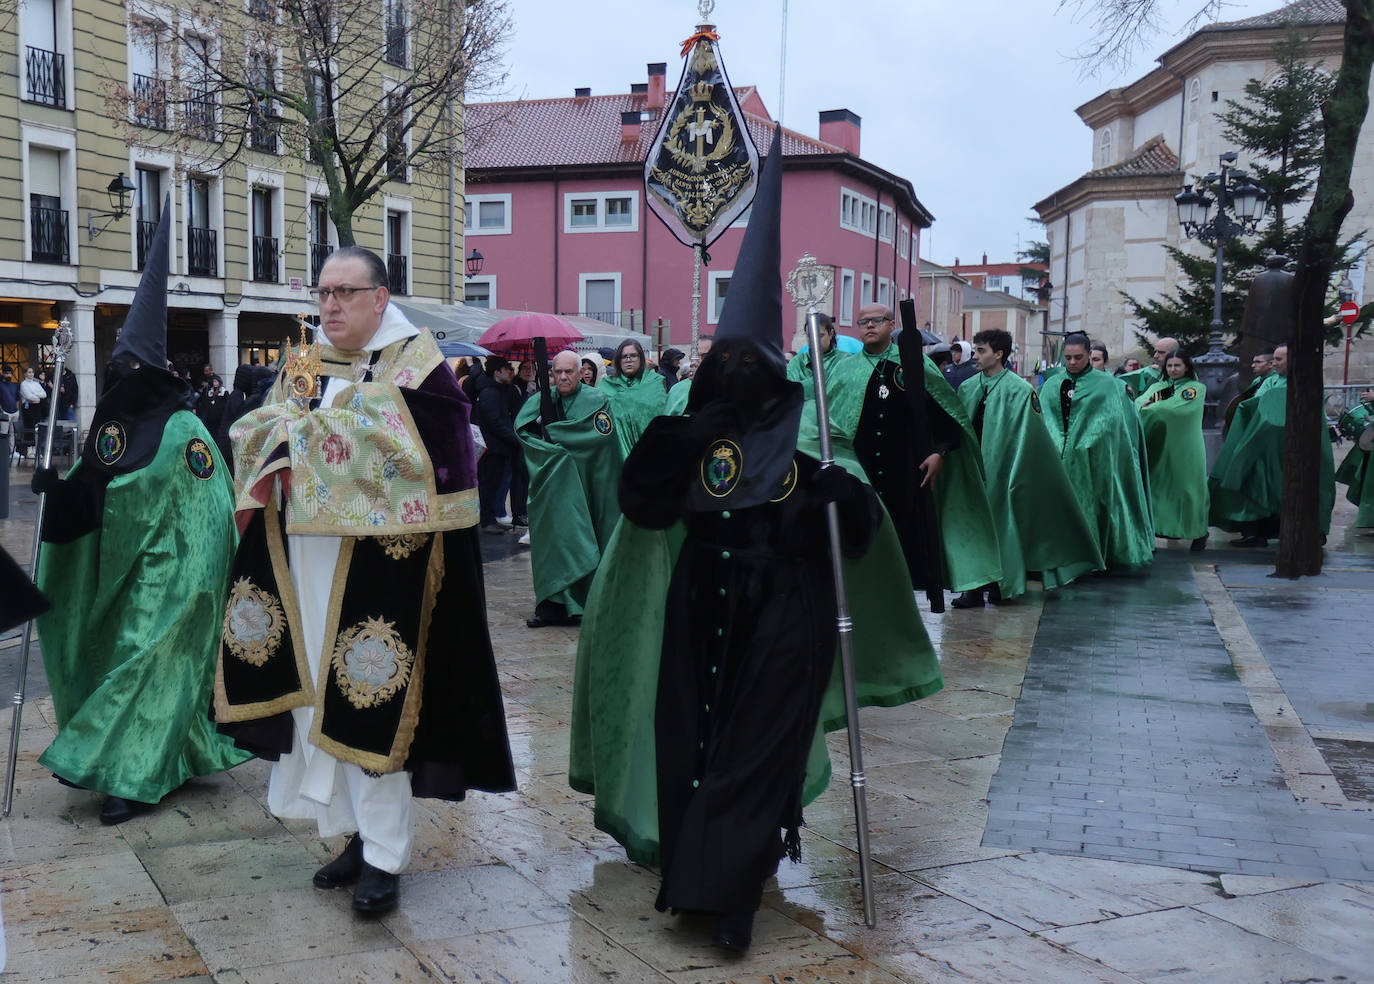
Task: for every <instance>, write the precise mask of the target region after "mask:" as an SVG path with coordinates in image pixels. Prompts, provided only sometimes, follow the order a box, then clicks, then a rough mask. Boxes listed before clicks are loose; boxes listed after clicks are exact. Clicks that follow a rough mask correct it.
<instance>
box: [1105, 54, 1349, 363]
mask: <svg viewBox="0 0 1374 984" xmlns="http://www.w3.org/2000/svg"><path fill="white" fill-rule="evenodd" d="M1307 54H1308V39H1307V38H1306V37H1305V36H1304V35H1302V34H1301V33H1299V32H1298V31H1297V30H1296V29H1295V30H1290V32H1289V33H1288V35H1287V36H1286V37H1285V38H1284V39H1283V40H1281V41H1279V42H1278V43H1277V44H1276V45H1275V48H1274V59H1275V61H1276V62H1277V67H1276V70H1275V72H1274V74H1273V76H1272V77H1271V78H1270V80H1269V81H1268V82H1262V81H1260V80H1259V79H1251V80H1250V81H1249V82H1247V83H1246V85H1245V98H1244V99H1243V100H1241V101H1237V100H1234V99H1228V100H1227V101H1226V109H1225V110H1224V111H1222V112H1220V113H1218V114H1217V119H1218V120H1219V121H1220V123H1221V126H1222V133H1223V134H1224V135H1225V137H1226V139H1227V141H1228V142H1229V143H1230V144H1231V145H1234V146H1235V147H1236V148H1237V149H1238V150H1240V151H1241V157H1242V161H1243V162H1244V163H1245V165H1246V170H1247V173H1248V175H1249V176H1250V178H1251V179H1252V180H1254V181H1255V182H1256V183H1258V184H1259V185H1260V186H1261V187H1263V188H1264V190H1265V191H1266V192H1268V194H1269V199H1268V207H1267V209H1266V212H1265V218H1264V220H1263V221H1262V223H1261V225H1260V228H1259V231H1258V235H1257V236H1255V237H1253V238H1242V239H1233V240H1230V241H1229V242H1227V243H1226V248H1225V257H1224V262H1223V270H1222V278H1223V282H1222V302H1221V318H1222V323H1223V324H1224V325H1225V326H1226V329H1225V332H1226V334H1227V335H1228V336H1230V340H1231V343H1232V344H1233V343H1234V333H1235V329H1236V327H1237V326H1239V324H1240V321H1241V316H1242V314H1243V313H1244V310H1245V298H1246V295H1247V294H1248V293H1249V290H1250V283H1251V281H1253V280H1254V278H1255V277H1256V276H1257V275H1259V274H1260V273H1262V272H1263V271H1264V258H1265V256H1267V255H1268V254H1270V253H1281V254H1283V255H1284V256H1287V257H1289V258H1290V259H1291V258H1294V257H1296V256H1297V255H1298V249H1299V246H1300V245H1301V242H1302V223H1301V222H1298V221H1294V220H1293V215H1292V212H1293V209H1294V206H1296V205H1299V204H1301V203H1305V202H1307V201H1310V199H1311V196H1312V192H1313V188H1314V186H1315V183H1316V178H1317V174H1318V172H1319V171H1320V168H1321V160H1322V149H1323V143H1324V132H1323V128H1322V118H1321V107H1322V104H1323V102H1325V101H1326V100H1327V99H1328V98H1329V97H1330V94H1331V87H1332V84H1333V81H1332V79H1331V77H1330V76H1329V75H1327V73H1326V72H1325V71H1324V70H1322V69H1321V68H1319V67H1318V66H1316V65H1314V64H1312V63H1311V62H1309V61H1308V60H1307ZM1215 208H1216V206H1215V205H1213V214H1215ZM1360 238H1361V237H1359V236H1357V237H1356V238H1355V239H1353V240H1351V241H1350V242H1347V243H1345V244H1343V245H1341V246H1340V247H1339V250H1338V254H1337V262H1336V268H1337V269H1342V268H1344V267H1347V266H1349V265H1350V263H1351V262H1352V260H1353V258H1354V253H1355V252H1356V246H1357V243H1358V240H1359V239H1360ZM1164 249H1165V250H1166V251H1167V252H1168V254H1169V256H1170V257H1171V258H1172V259H1173V261H1174V262H1175V264H1177V269H1178V272H1179V278H1178V286H1177V288H1176V290H1175V292H1174V294H1173V295H1172V296H1166V297H1163V298H1156V299H1152V300H1148V301H1143V302H1142V301H1138V300H1136V299H1135V298H1134V297H1131V296H1130V295H1129V294H1126V293H1124V292H1123V294H1122V296H1123V297H1124V298H1125V300H1126V304H1127V306H1128V307H1129V308H1130V310H1131V312H1132V314H1133V315H1134V316H1135V317H1136V318H1138V319H1140V321H1141V323H1142V325H1143V328H1144V331H1138V332H1137V333H1136V337H1137V338H1138V339H1139V340H1140V342H1141V344H1142V345H1145V346H1149V345H1150V344H1151V343H1152V339H1153V338H1158V337H1160V336H1164V335H1169V336H1172V337H1174V338H1177V339H1178V340H1179V343H1180V344H1181V345H1182V346H1183V348H1184V349H1185V350H1186V351H1187V352H1188V353H1189V354H1191V355H1198V354H1200V353H1202V352H1205V351H1206V350H1207V339H1208V336H1209V335H1210V334H1211V327H1210V326H1211V322H1212V301H1213V298H1212V285H1213V280H1214V278H1215V276H1216V263H1215V255H1214V253H1213V252H1212V251H1211V250H1208V251H1207V252H1206V253H1205V254H1198V255H1195V254H1193V253H1189V252H1186V251H1184V250H1181V249H1178V248H1177V247H1174V246H1168V245H1166V246H1165V247H1164ZM1329 308H1330V311H1334V310H1335V293H1334V290H1333V291H1332V296H1331V304H1330V305H1329ZM1330 311H1328V313H1330ZM1366 328H1367V323H1365V324H1362V325H1360V326H1359V331H1358V333H1359V334H1363V333H1364V331H1365V330H1366ZM1343 337H1344V334H1343V331H1342V329H1341V328H1340V326H1337V327H1335V328H1332V329H1331V330H1329V331H1328V332H1327V342H1328V344H1333V345H1334V344H1336V343H1337V342H1339V341H1340V340H1341V339H1342V338H1343Z"/></svg>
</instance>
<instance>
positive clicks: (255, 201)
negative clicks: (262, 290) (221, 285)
mask: <svg viewBox="0 0 1374 984" xmlns="http://www.w3.org/2000/svg"><path fill="white" fill-rule="evenodd" d="M272 195H273V190H272V189H271V188H254V189H253V196H252V213H253V215H252V219H253V279H254V280H257V281H260V282H263V283H271V284H275V283H276V282H277V281H278V280H279V275H278V271H277V237H276V236H275V235H274V234H273V230H272Z"/></svg>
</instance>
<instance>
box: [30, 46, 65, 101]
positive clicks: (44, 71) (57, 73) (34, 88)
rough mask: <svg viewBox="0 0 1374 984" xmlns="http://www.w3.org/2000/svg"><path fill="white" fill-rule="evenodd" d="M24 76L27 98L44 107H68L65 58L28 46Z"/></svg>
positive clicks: (58, 54)
mask: <svg viewBox="0 0 1374 984" xmlns="http://www.w3.org/2000/svg"><path fill="white" fill-rule="evenodd" d="M26 47H27V48H28V53H27V54H26V56H25V58H24V76H25V79H26V80H27V92H28V95H27V96H26V98H27V99H28V101H29V102H36V103H42V104H43V105H44V106H56V107H57V108H58V109H66V107H67V68H66V60H65V58H64V57H63V56H62V55H61V54H60V53H58V52H56V51H45V50H44V49H42V48H35V47H33V46H32V45H28V46H26Z"/></svg>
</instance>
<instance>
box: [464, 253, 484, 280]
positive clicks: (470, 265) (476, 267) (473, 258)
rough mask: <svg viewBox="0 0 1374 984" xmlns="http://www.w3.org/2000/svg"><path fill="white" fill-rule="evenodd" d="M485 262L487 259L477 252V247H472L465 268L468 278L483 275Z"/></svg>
mask: <svg viewBox="0 0 1374 984" xmlns="http://www.w3.org/2000/svg"><path fill="white" fill-rule="evenodd" d="M485 261H486V257H485V256H483V255H482V254H481V253H479V252H477V247H476V246H474V247H472V252H471V253H469V254H468V258H467V260H466V261H465V263H464V266H465V267H466V268H467V271H468V276H469V277H475V276H477V275H478V274H479V273H481V272H482V264H483V263H484V262H485Z"/></svg>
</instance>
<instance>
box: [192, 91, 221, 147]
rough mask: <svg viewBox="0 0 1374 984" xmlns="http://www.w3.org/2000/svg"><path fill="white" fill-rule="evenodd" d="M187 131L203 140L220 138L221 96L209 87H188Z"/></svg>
mask: <svg viewBox="0 0 1374 984" xmlns="http://www.w3.org/2000/svg"><path fill="white" fill-rule="evenodd" d="M183 123H184V125H185V129H186V132H187V133H188V134H190V135H191V136H193V137H199V138H200V139H201V140H219V98H218V97H217V96H216V95H215V93H213V92H211V91H209V90H207V89H197V88H195V87H194V86H187V88H186V102H185V119H184V120H183Z"/></svg>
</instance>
